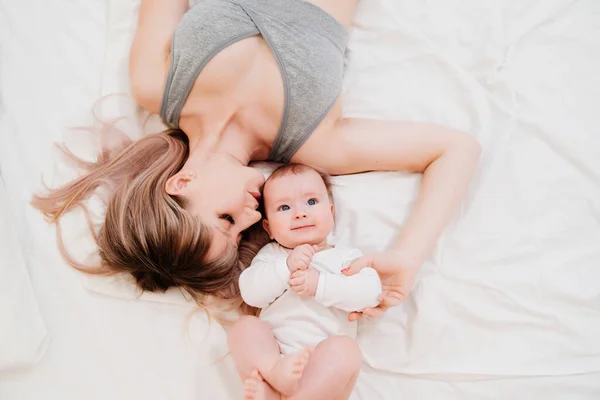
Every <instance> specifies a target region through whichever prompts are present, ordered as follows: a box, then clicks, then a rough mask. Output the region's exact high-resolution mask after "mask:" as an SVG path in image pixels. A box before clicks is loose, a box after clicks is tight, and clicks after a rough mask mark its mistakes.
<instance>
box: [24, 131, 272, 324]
mask: <svg viewBox="0 0 600 400" xmlns="http://www.w3.org/2000/svg"><path fill="white" fill-rule="evenodd" d="M106 126H108V125H106ZM106 126H105V127H106ZM113 128H114V127H113ZM109 130H110V129H109ZM114 131H115V129H112V132H111V133H114ZM104 134H107V133H106V132H104ZM120 136H121V140H120V144H119V145H118V146H113V147H110V148H109V147H104V148H102V150H101V152H100V154H99V155H98V158H97V160H96V162H93V163H89V162H85V161H83V160H81V159H80V158H78V157H76V156H75V155H74V154H73V153H71V152H70V151H69V150H68V149H67V148H66V147H65V146H64V145H59V148H60V149H61V150H62V151H63V152H64V153H65V154H66V155H67V156H68V158H70V159H71V160H73V161H74V162H75V163H76V164H77V165H78V166H79V167H81V168H82V169H83V170H84V174H83V175H82V176H80V177H79V178H77V179H75V180H73V181H71V182H69V183H67V184H65V185H63V186H62V187H58V188H55V189H50V190H49V191H48V193H46V194H44V195H39V194H34V195H33V199H32V202H31V204H32V205H33V207H35V208H37V209H39V210H40V211H42V213H43V214H44V215H45V216H46V218H47V219H48V220H49V221H50V222H51V223H54V224H56V228H57V241H58V246H59V249H60V251H61V253H62V255H63V256H64V258H65V259H66V260H67V262H68V263H69V264H70V265H71V266H73V267H74V268H76V269H78V270H80V271H84V272H87V273H91V274H106V275H108V274H114V273H120V272H127V273H130V274H131V275H133V277H134V278H135V280H136V282H137V285H138V286H139V287H140V288H141V289H142V290H147V291H165V290H167V289H168V288H170V287H181V288H183V289H185V290H186V291H187V292H189V293H190V294H191V295H192V296H193V297H194V298H195V299H196V301H197V302H198V303H199V304H202V303H203V301H204V300H205V299H207V296H209V297H215V298H218V299H221V300H227V301H228V303H229V304H230V305H231V306H232V307H240V306H241V307H244V306H243V305H242V301H241V298H240V294H239V287H238V277H239V274H240V273H241V271H242V270H243V269H244V268H246V267H247V266H248V265H249V264H250V262H251V261H252V258H253V257H254V255H255V254H256V253H257V252H258V250H260V248H261V247H262V245H264V244H265V243H266V242H267V241H268V238H266V236H265V234H263V233H262V229H261V228H260V226H255V227H253V228H251V229H249V230H248V231H247V232H245V233H244V235H243V236H244V237H243V239H242V242H241V244H240V246H239V247H238V248H237V249H236V248H234V247H230V248H228V249H227V250H226V251H225V253H224V254H222V255H221V256H220V257H218V258H217V259H216V260H214V261H207V260H206V255H207V253H208V250H209V247H210V243H211V231H210V229H209V228H207V227H206V226H205V225H204V224H203V223H202V221H200V219H199V218H198V216H196V215H193V214H191V213H190V212H188V211H187V210H186V206H187V201H186V199H185V198H183V197H180V196H172V195H169V194H167V192H166V191H165V186H166V182H167V180H168V179H169V178H170V177H171V176H173V175H175V173H177V172H178V171H179V170H180V169H181V168H182V167H183V165H184V164H185V162H186V160H187V158H188V152H189V148H188V138H187V136H186V135H185V134H184V133H183V132H182V131H180V130H167V131H163V132H160V133H155V134H149V135H146V136H144V137H142V138H141V139H139V140H137V141H132V140H131V139H129V138H127V137H126V136H125V135H123V134H120ZM100 187H106V188H108V189H109V191H110V196H109V198H108V199H107V204H106V214H105V217H104V222H103V224H101V226H99V227H95V226H94V225H93V224H92V221H91V218H90V213H89V210H88V208H87V206H86V204H85V201H86V200H87V199H88V198H89V197H90V196H91V195H92V194H93V193H94V192H95V191H96V189H98V188H100ZM75 207H80V208H81V209H83V211H84V215H85V216H86V219H87V222H88V225H89V227H90V231H91V233H92V236H93V238H94V239H95V241H96V243H97V245H98V254H99V256H100V263H99V265H96V266H89V265H84V264H83V263H80V262H78V261H77V260H75V259H74V258H73V257H71V256H70V255H69V252H68V251H66V249H65V245H64V242H63V238H62V233H61V230H60V220H61V218H62V217H63V216H64V215H65V214H66V213H67V212H69V211H70V210H72V209H73V208H75ZM243 311H245V312H252V311H253V310H251V309H248V308H245V309H244V310H243Z"/></svg>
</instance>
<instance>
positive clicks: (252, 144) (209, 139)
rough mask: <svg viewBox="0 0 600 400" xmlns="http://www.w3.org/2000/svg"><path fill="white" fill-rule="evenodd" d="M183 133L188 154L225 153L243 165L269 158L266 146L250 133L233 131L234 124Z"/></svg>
mask: <svg viewBox="0 0 600 400" xmlns="http://www.w3.org/2000/svg"><path fill="white" fill-rule="evenodd" d="M196 126H198V125H196ZM188 131H189V132H188ZM185 132H186V134H187V136H188V139H189V145H190V152H192V151H194V152H197V151H199V152H200V153H209V152H212V153H225V154H228V155H230V156H232V157H233V158H235V159H237V160H238V161H239V162H240V163H242V164H243V165H248V164H249V163H250V161H254V160H266V159H267V158H268V156H269V151H270V147H269V146H268V145H267V144H265V143H263V142H262V140H261V139H260V138H257V137H256V136H254V135H252V134H250V133H246V132H241V131H240V130H238V129H235V126H234V124H228V125H227V126H226V128H225V129H207V130H203V131H202V130H200V129H198V130H196V129H194V128H192V129H188V130H185Z"/></svg>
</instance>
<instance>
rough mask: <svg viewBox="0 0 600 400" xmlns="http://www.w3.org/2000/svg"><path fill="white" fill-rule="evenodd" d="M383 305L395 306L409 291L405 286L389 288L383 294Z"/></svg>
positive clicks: (404, 298)
mask: <svg viewBox="0 0 600 400" xmlns="http://www.w3.org/2000/svg"><path fill="white" fill-rule="evenodd" d="M381 297H382V299H381V303H379V304H380V305H381V306H384V307H386V308H387V307H394V306H397V305H398V304H400V303H402V302H403V301H404V300H406V297H408V291H407V290H405V289H404V288H398V289H397V290H388V291H386V292H384V293H383V294H382V296H381Z"/></svg>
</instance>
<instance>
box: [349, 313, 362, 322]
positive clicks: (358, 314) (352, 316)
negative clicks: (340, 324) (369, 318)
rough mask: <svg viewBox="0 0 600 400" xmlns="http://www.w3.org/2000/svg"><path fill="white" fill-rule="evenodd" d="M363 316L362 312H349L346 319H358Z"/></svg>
mask: <svg viewBox="0 0 600 400" xmlns="http://www.w3.org/2000/svg"><path fill="white" fill-rule="evenodd" d="M362 317H363V314H362V313H361V312H358V311H354V312H351V313H350V314H348V321H358V320H359V319H361V318H362Z"/></svg>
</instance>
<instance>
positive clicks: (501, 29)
mask: <svg viewBox="0 0 600 400" xmlns="http://www.w3.org/2000/svg"><path fill="white" fill-rule="evenodd" d="M136 9H137V2H136V1H133V0H109V1H106V2H103V1H99V0H96V1H88V2H70V3H69V5H68V6H67V5H65V4H64V2H60V1H58V0H49V1H45V2H39V1H38V2H36V1H32V0H21V1H19V2H9V1H8V0H0V34H1V36H0V40H1V42H0V48H1V57H2V58H1V64H0V74H1V75H0V79H1V81H0V89H1V92H0V99H1V104H2V107H1V109H0V110H1V114H0V172H1V174H2V180H3V182H4V185H5V187H6V189H7V194H8V196H7V202H8V204H9V205H10V209H11V210H10V211H11V216H12V217H13V221H15V224H14V228H15V231H16V232H17V236H16V238H17V242H18V244H19V245H20V247H21V248H20V250H21V251H20V253H21V254H23V256H24V257H23V258H24V260H23V261H24V262H22V263H18V265H16V266H15V268H26V269H27V270H26V271H25V272H27V274H28V275H29V276H30V278H31V286H32V288H33V292H34V299H35V300H37V305H38V307H39V313H40V315H41V316H42V318H43V321H44V323H45V325H46V328H47V331H48V340H49V341H48V346H47V351H46V352H45V354H43V357H41V359H39V356H40V355H41V354H38V352H36V351H33V352H31V348H27V346H30V345H31V343H33V342H28V343H26V342H25V341H19V342H16V343H13V345H14V346H15V348H17V347H18V346H24V347H22V349H23V354H36V356H31V357H30V359H29V363H30V364H31V365H30V366H29V367H28V368H25V369H23V368H20V369H17V368H15V369H14V370H13V371H8V372H3V373H0V399H3V400H4V399H40V398H44V399H45V398H49V399H53V398H61V399H81V398H86V399H107V398H110V399H138V398H139V399H143V398H144V399H166V398H178V399H191V398H202V399H230V398H231V399H234V398H240V393H241V384H240V383H239V380H238V379H237V377H236V375H235V373H234V370H233V365H232V362H231V359H230V358H225V360H224V361H221V362H218V360H219V358H220V357H221V356H222V355H223V354H225V352H226V346H225V336H224V331H223V330H222V328H221V327H220V326H218V325H217V324H216V323H212V324H211V325H210V327H209V325H208V324H207V322H206V319H205V318H204V317H203V315H202V314H199V313H196V314H192V312H193V310H194V308H193V306H192V305H191V304H190V303H189V302H187V301H186V300H185V298H184V297H183V296H182V295H181V294H180V293H179V292H177V291H170V292H168V293H167V294H164V295H156V294H144V295H142V296H141V297H139V296H138V295H137V293H136V291H135V290H134V289H133V288H132V285H131V282H130V281H129V280H128V279H125V278H121V279H119V278H117V279H114V278H113V279H102V278H91V277H89V276H84V275H81V274H79V273H77V272H75V271H73V270H72V269H71V268H69V267H67V266H66V264H65V263H64V261H63V260H62V259H61V257H60V255H59V253H58V251H57V248H56V244H55V238H54V231H53V229H52V228H50V227H48V226H47V225H46V224H45V223H44V221H43V220H42V218H41V216H40V215H39V214H38V213H36V212H35V211H33V210H31V209H30V207H29V206H28V205H27V202H28V200H29V198H30V194H31V192H32V191H34V190H36V189H39V188H40V174H41V173H42V172H43V173H44V174H45V175H46V176H47V177H48V178H49V183H52V182H54V180H53V178H54V177H56V178H57V179H58V178H59V177H62V178H63V179H64V177H65V176H67V175H68V174H69V173H70V174H73V172H69V171H68V170H66V169H64V167H57V165H58V163H57V162H56V152H53V151H52V150H51V143H52V142H54V141H59V140H65V139H66V140H68V141H69V142H71V143H77V144H78V145H79V148H80V149H83V147H85V146H84V145H85V144H86V140H87V141H88V142H89V138H88V137H87V136H84V135H82V134H74V133H67V132H66V127H68V126H73V125H81V124H89V123H91V122H92V119H91V114H90V111H91V108H92V106H93V104H94V102H95V101H96V100H97V99H98V98H99V97H100V96H103V95H109V94H113V93H118V92H126V91H127V73H126V72H127V51H128V46H129V43H130V41H131V35H132V33H133V28H134V22H135V13H136ZM349 49H350V50H349V63H348V71H347V76H346V85H345V90H344V94H343V95H344V112H345V114H346V115H348V116H355V117H372V118H394V119H410V120H427V121H434V122H438V123H442V124H445V125H450V126H454V127H457V128H461V129H464V130H466V131H468V132H471V133H473V135H474V136H476V137H477V138H478V139H479V140H480V142H481V143H482V145H483V148H484V152H483V157H482V161H481V165H480V169H479V171H478V174H477V177H476V178H475V181H474V184H473V186H472V190H471V192H470V195H469V197H468V199H467V201H466V202H465V204H464V206H463V208H462V209H461V212H460V213H459V215H458V216H457V218H456V219H455V221H454V222H453V223H452V225H451V226H450V227H449V228H448V230H447V232H446V233H445V235H444V237H443V238H442V239H441V240H440V242H439V244H438V246H437V247H436V251H435V252H434V254H433V256H432V259H431V260H430V262H428V263H427V264H426V265H425V266H424V268H423V273H422V274H421V275H422V276H421V279H420V281H419V283H418V285H417V287H416V288H415V291H414V295H413V296H412V298H411V299H410V300H409V301H407V302H406V304H405V305H403V306H402V307H398V308H395V309H394V310H392V311H390V312H388V314H387V315H386V316H385V317H384V318H382V319H380V320H376V321H371V322H366V323H364V324H362V327H361V335H360V340H361V346H363V348H364V350H365V354H366V356H367V361H368V362H369V364H371V366H368V365H366V366H365V368H364V371H363V374H361V378H360V380H359V383H358V385H357V389H356V396H355V397H356V398H360V399H366V400H371V399H399V398H407V399H413V398H414V399H421V398H426V399H505V398H523V399H565V398H569V399H597V398H600V340H598V338H599V337H600V284H599V283H598V282H600V119H599V118H598V116H597V107H598V106H597V105H598V104H599V103H600V81H599V78H598V74H597V71H598V70H600V52H599V49H600V4H599V3H597V2H594V1H591V0H589V1H571V0H529V1H518V0H511V1H505V2H496V1H492V0H487V1H476V0H469V1H458V0H450V1H448V0H445V1H444V0H430V1H427V2H423V1H420V0H360V1H359V9H358V12H357V16H356V19H355V23H354V28H353V30H352V33H351V40H350V44H349ZM105 104H106V106H105V107H104V108H103V110H104V112H105V115H106V114H109V115H113V116H114V115H118V114H127V115H133V114H134V113H135V110H134V109H133V108H132V107H131V105H130V103H129V102H128V101H127V100H126V98H125V97H113V98H111V99H109V101H107V102H106V103H105ZM88 147H89V146H88ZM418 181H419V180H418V177H417V176H410V175H406V174H400V173H372V174H361V175H356V176H351V177H340V178H337V179H336V180H335V183H336V184H337V187H336V189H335V194H336V211H337V217H338V218H337V222H338V223H337V227H336V232H335V236H336V238H337V240H339V241H342V242H343V241H347V242H351V243H352V244H353V245H357V246H360V247H362V249H363V250H365V251H370V250H377V249H382V248H385V247H386V246H388V245H389V244H390V243H392V241H393V239H394V236H395V235H396V233H397V232H398V230H399V229H400V227H401V226H402V221H403V219H404V218H405V217H406V215H407V213H408V211H409V209H410V206H411V204H412V201H413V199H414V194H415V191H416V188H417V184H418ZM69 222H71V223H69V224H67V233H68V235H69V236H70V237H76V236H80V234H81V233H82V232H85V229H86V228H85V226H84V225H83V224H81V223H77V220H75V219H74V220H73V221H69ZM2 245H6V244H5V243H1V244H0V253H1V254H4V253H3V251H5V250H6V249H5V248H3V247H1V246H2ZM82 245H83V243H82ZM4 260H5V259H4V258H2V261H4ZM1 270H2V269H0V271H1ZM0 279H4V277H3V276H0ZM4 324H5V321H0V329H6V328H5V325H4ZM0 337H2V336H1V335H0ZM7 344H9V345H10V343H2V345H3V346H5V345H7ZM0 348H2V346H0ZM28 351H29V353H28ZM0 357H2V355H0ZM38 359H39V361H38ZM16 366H17V365H15V367H16ZM374 368H375V369H374Z"/></svg>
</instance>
